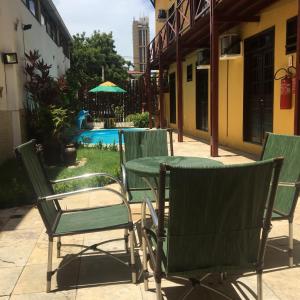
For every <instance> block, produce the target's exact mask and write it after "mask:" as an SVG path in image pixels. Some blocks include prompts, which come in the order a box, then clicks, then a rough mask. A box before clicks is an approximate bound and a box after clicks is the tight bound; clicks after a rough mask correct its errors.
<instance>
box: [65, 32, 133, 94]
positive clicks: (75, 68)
mask: <svg viewBox="0 0 300 300" xmlns="http://www.w3.org/2000/svg"><path fill="white" fill-rule="evenodd" d="M130 65H131V63H130V62H128V61H125V60H124V59H123V58H122V56H120V55H119V54H118V53H117V52H116V50H115V42H114V40H113V36H112V33H109V34H107V33H100V31H94V33H93V34H92V35H91V36H90V37H87V36H86V35H85V33H82V34H76V35H75V36H73V44H72V47H71V68H70V70H69V71H68V73H67V78H68V82H69V84H70V85H71V86H72V87H73V88H74V89H78V90H79V94H80V95H83V94H84V93H85V92H86V91H88V90H89V89H91V88H92V87H94V86H95V85H97V84H99V83H100V82H101V81H102V80H101V74H102V67H104V73H105V80H106V81H112V82H114V83H116V84H121V82H122V81H124V80H125V79H127V76H128V75H127V71H128V69H129V66H130Z"/></svg>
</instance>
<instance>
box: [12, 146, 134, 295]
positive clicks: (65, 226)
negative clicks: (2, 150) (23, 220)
mask: <svg viewBox="0 0 300 300" xmlns="http://www.w3.org/2000/svg"><path fill="white" fill-rule="evenodd" d="M16 154H17V156H18V157H19V158H20V159H21V161H22V163H23V165H24V167H25V169H26V171H27V174H28V177H29V179H30V181H31V183H32V186H33V189H34V192H35V195H36V199H37V207H38V210H39V212H40V214H41V217H42V219H43V222H44V224H45V227H46V230H47V234H48V236H49V246H48V268H47V292H49V291H50V290H51V277H52V276H53V275H54V274H55V273H56V272H57V271H58V270H59V269H61V268H63V267H64V266H65V265H67V264H69V263H70V262H71V261H73V260H74V258H73V259H72V260H69V261H66V262H65V263H63V264H62V265H61V266H60V267H59V268H58V269H56V270H52V252H53V238H57V239H58V242H57V256H58V257H60V250H61V246H62V244H61V237H62V236H66V235H75V234H84V233H90V232H98V231H107V230H115V229H120V228H121V229H125V236H124V238H122V239H114V240H110V241H104V242H101V243H97V244H94V245H92V246H89V247H86V246H84V250H82V251H81V252H80V253H78V254H77V256H78V255H83V254H85V252H86V251H88V250H94V251H96V252H99V253H105V254H107V255H109V256H110V257H112V258H114V259H116V260H117V261H119V262H122V261H121V260H120V259H119V258H117V257H114V256H113V255H112V254H111V253H109V252H107V251H104V250H101V248H99V246H100V245H103V244H105V243H108V242H111V241H116V240H123V239H124V240H125V248H126V251H127V252H128V251H129V248H128V231H129V237H130V259H131V271H132V281H133V282H134V283H135V282H136V271H135V257H134V246H133V244H134V237H133V222H132V217H131V211H130V206H129V204H128V202H127V199H126V197H125V189H124V186H123V184H122V183H121V182H120V181H119V180H118V179H115V178H114V177H112V176H110V175H108V174H104V173H94V174H85V175H82V176H77V177H73V178H66V179H61V180H57V181H54V182H50V181H49V180H48V178H47V176H46V173H45V170H44V168H43V165H42V163H41V161H40V159H39V156H38V154H37V151H36V144H35V141H34V140H32V141H30V142H27V143H25V144H23V145H20V146H18V147H17V148H16ZM92 176H97V177H107V178H110V179H111V180H112V181H114V182H116V183H117V184H119V185H120V188H121V191H122V193H120V192H118V191H116V190H114V189H111V188H108V187H93V188H86V189H81V190H77V191H71V192H68V193H63V194H55V193H54V190H53V187H52V184H59V183H61V182H67V181H70V180H81V179H86V178H89V177H92ZM89 191H109V192H111V193H113V194H115V195H117V196H119V198H120V204H116V205H111V206H101V207H94V208H84V209H76V210H66V211H65V210H62V209H61V207H60V205H59V201H58V200H62V199H64V198H66V197H68V196H72V195H78V194H83V193H87V192H89ZM100 200H101V198H100ZM75 258H76V257H75ZM123 263H124V264H125V265H127V263H126V262H123ZM99 269H101V266H99Z"/></svg>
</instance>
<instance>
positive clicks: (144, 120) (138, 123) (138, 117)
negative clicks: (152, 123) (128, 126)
mask: <svg viewBox="0 0 300 300" xmlns="http://www.w3.org/2000/svg"><path fill="white" fill-rule="evenodd" d="M126 121H127V122H133V126H134V127H138V128H148V127H149V113H148V112H144V113H137V114H132V115H128V116H127V117H126Z"/></svg>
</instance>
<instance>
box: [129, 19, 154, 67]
mask: <svg viewBox="0 0 300 300" xmlns="http://www.w3.org/2000/svg"><path fill="white" fill-rule="evenodd" d="M132 40H133V64H134V70H135V71H139V72H145V70H146V63H147V46H148V44H149V42H150V31H149V18H148V17H143V18H139V20H133V23H132Z"/></svg>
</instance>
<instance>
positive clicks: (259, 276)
mask: <svg viewBox="0 0 300 300" xmlns="http://www.w3.org/2000/svg"><path fill="white" fill-rule="evenodd" d="M262 299H263V289H262V273H261V272H258V273H257V300H262Z"/></svg>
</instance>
